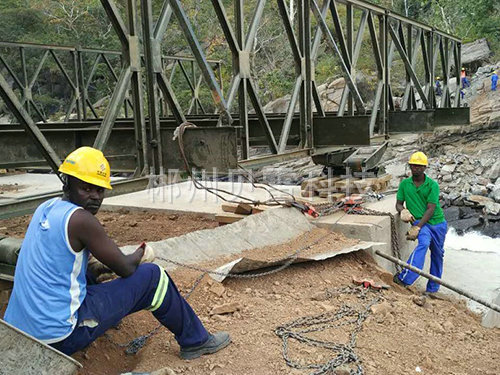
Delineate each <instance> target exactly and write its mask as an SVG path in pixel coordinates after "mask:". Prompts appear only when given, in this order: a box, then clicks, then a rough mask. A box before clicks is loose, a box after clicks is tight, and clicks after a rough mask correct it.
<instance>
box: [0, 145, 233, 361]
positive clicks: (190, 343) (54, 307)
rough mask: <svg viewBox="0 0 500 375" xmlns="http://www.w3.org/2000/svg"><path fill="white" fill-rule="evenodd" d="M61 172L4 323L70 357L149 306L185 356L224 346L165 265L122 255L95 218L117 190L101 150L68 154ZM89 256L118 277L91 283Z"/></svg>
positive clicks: (225, 339)
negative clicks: (58, 191) (59, 190)
mask: <svg viewBox="0 0 500 375" xmlns="http://www.w3.org/2000/svg"><path fill="white" fill-rule="evenodd" d="M59 171H60V172H61V173H63V181H64V186H63V193H64V194H63V197H62V199H61V198H54V199H51V200H48V201H46V202H44V203H42V204H41V205H40V206H39V207H38V208H37V210H36V211H35V213H34V214H33V218H32V219H31V222H30V224H29V227H28V230H27V232H26V237H25V238H24V242H23V244H22V247H21V251H20V254H19V259H18V262H17V265H16V273H15V278H14V289H13V291H12V296H11V298H10V301H9V304H8V307H7V311H6V312H5V320H6V321H7V322H8V323H10V324H12V325H13V326H15V327H17V328H19V329H21V330H23V331H24V332H26V333H28V334H30V335H32V336H34V337H36V338H37V339H39V340H41V341H43V342H45V343H47V344H50V345H52V346H53V347H54V348H56V349H58V350H60V351H62V352H63V353H65V354H69V355H70V354H72V353H74V352H76V351H78V350H81V349H83V348H85V347H86V346H87V345H89V344H90V343H91V342H93V341H94V340H95V339H97V338H98V337H99V336H101V335H102V334H104V333H105V332H106V330H107V329H109V328H110V327H114V326H116V325H117V324H118V323H119V322H120V321H121V319H122V318H123V317H125V316H127V315H129V314H132V313H134V312H136V311H139V310H144V309H146V310H149V311H151V312H152V314H153V316H154V317H155V318H156V319H157V320H158V321H159V322H160V323H161V324H163V325H164V326H165V327H167V328H168V329H169V330H170V331H171V332H173V333H174V334H175V339H176V340H177V342H178V343H179V345H180V347H181V349H180V356H181V358H184V359H193V358H197V357H199V356H201V355H203V354H209V353H215V352H217V351H218V350H220V349H222V348H224V347H226V346H227V345H228V344H229V343H230V341H231V340H230V337H229V334H227V333H226V332H218V333H215V334H213V335H212V334H210V333H208V332H207V330H206V329H205V327H204V326H203V324H202V323H201V322H200V320H199V318H198V316H197V315H196V314H195V313H194V311H193V310H192V309H191V307H190V306H189V304H188V303H187V302H186V301H185V300H184V298H183V297H182V296H181V295H180V294H179V292H178V290H177V287H176V286H175V284H174V283H173V281H172V280H171V279H170V277H169V276H168V274H167V273H166V272H165V271H164V270H163V268H161V267H160V266H158V265H156V264H153V263H143V264H140V263H141V259H142V258H143V256H144V247H142V246H141V247H139V248H138V249H137V250H135V252H134V253H132V254H129V255H124V254H123V253H122V252H121V251H120V249H119V248H118V246H117V245H116V244H115V243H114V242H113V240H111V239H110V238H109V237H108V236H107V235H106V233H105V232H104V228H103V227H102V225H101V224H100V223H99V221H98V220H97V219H96V218H95V217H94V215H95V214H96V213H97V211H98V210H99V208H100V206H101V203H102V201H103V198H104V189H111V185H110V168H109V163H108V161H107V160H106V158H105V157H104V155H103V154H102V152H101V151H99V150H96V149H93V148H91V147H81V148H79V149H77V150H75V151H73V152H72V153H71V154H69V155H68V157H67V158H66V160H64V163H63V164H62V165H61V166H60V168H59ZM89 254H92V255H93V256H94V257H95V258H96V259H97V260H99V261H100V262H102V263H103V264H104V265H105V266H107V267H108V268H109V269H111V270H112V271H113V272H115V273H116V274H117V275H118V276H120V278H117V279H115V280H113V281H110V282H106V283H103V284H95V285H91V283H90V281H89V285H87V278H86V276H88V275H86V273H87V264H88V259H89ZM89 280H90V277H89Z"/></svg>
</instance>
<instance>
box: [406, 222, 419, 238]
mask: <svg viewBox="0 0 500 375" xmlns="http://www.w3.org/2000/svg"><path fill="white" fill-rule="evenodd" d="M419 232H420V227H419V226H417V225H414V226H412V227H411V228H410V230H409V231H408V232H407V233H406V239H407V240H409V241H415V240H416V239H417V237H418V233H419Z"/></svg>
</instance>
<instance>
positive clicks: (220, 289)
mask: <svg viewBox="0 0 500 375" xmlns="http://www.w3.org/2000/svg"><path fill="white" fill-rule="evenodd" d="M209 290H210V291H211V292H212V293H213V294H215V295H216V296H217V297H222V295H223V294H224V292H225V290H226V288H224V285H222V284H221V283H214V284H213V285H212V286H211V287H210V289H209Z"/></svg>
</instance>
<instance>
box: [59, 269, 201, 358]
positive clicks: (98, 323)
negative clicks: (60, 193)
mask: <svg viewBox="0 0 500 375" xmlns="http://www.w3.org/2000/svg"><path fill="white" fill-rule="evenodd" d="M161 272H164V273H165V276H166V277H167V279H168V288H167V290H166V293H165V294H164V299H163V301H157V302H159V303H157V305H156V310H154V311H152V314H153V315H154V317H155V318H156V319H157V320H158V321H159V322H160V323H161V324H163V325H164V326H165V327H167V328H168V329H169V330H170V331H171V332H172V333H173V334H174V335H175V339H176V340H177V342H178V343H179V345H180V346H181V347H190V346H197V345H200V344H203V343H204V342H205V341H206V340H207V339H208V332H207V331H206V329H205V327H203V324H202V323H201V322H200V319H199V318H198V316H197V315H196V314H195V312H194V311H193V309H192V308H191V306H189V304H188V303H187V302H186V300H185V299H184V298H183V297H182V296H181V295H180V293H179V291H178V290H177V287H176V286H175V284H174V282H173V281H172V280H171V279H170V277H169V276H168V274H167V273H166V271H164V270H163V269H161V268H160V267H159V266H158V265H156V264H153V263H144V264H142V265H140V266H139V267H137V270H136V271H135V272H134V273H133V274H132V275H131V276H129V277H127V278H119V279H116V280H113V281H110V282H107V283H103V284H96V285H88V286H87V295H86V297H85V299H84V300H83V303H82V305H81V306H80V308H79V309H78V322H77V324H76V327H75V329H74V331H73V332H72V333H71V335H70V336H68V337H67V338H66V339H64V340H63V341H60V342H58V343H55V344H52V346H53V347H54V348H56V349H58V350H60V351H61V352H63V353H65V354H68V355H70V354H73V353H74V352H76V351H78V350H81V349H83V348H85V347H86V346H88V345H89V344H90V343H91V342H93V341H94V340H95V339H97V338H98V337H99V336H101V335H102V334H103V333H104V332H106V331H107V330H108V329H109V328H111V327H115V326H116V325H117V324H118V323H119V322H120V321H121V320H122V319H123V318H124V317H125V316H127V315H130V314H132V313H134V312H136V311H140V310H144V309H148V308H151V305H152V304H153V303H154V302H155V298H156V300H158V298H157V297H158V295H163V293H161V291H157V289H159V286H158V285H159V283H160V277H161V274H160V273H161ZM163 286H165V283H163Z"/></svg>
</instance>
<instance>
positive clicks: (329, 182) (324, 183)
mask: <svg viewBox="0 0 500 375" xmlns="http://www.w3.org/2000/svg"><path fill="white" fill-rule="evenodd" d="M340 180H342V178H341V177H332V178H326V179H324V180H320V181H318V182H317V183H316V185H317V186H318V189H325V188H328V187H331V186H334V185H335V183H336V182H338V181H340Z"/></svg>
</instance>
